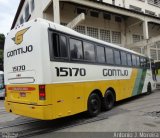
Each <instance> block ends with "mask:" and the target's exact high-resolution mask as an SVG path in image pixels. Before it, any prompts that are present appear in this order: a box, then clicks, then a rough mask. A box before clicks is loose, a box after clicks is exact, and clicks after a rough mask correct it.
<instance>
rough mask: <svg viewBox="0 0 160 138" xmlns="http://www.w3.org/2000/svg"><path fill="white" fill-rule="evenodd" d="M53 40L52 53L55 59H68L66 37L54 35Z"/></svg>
mask: <svg viewBox="0 0 160 138" xmlns="http://www.w3.org/2000/svg"><path fill="white" fill-rule="evenodd" d="M51 39H52V51H53V53H54V57H57V58H67V57H68V46H67V39H66V37H65V36H60V35H59V34H56V33H53V34H52V38H51ZM53 53H51V54H53Z"/></svg>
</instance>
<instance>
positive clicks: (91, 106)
mask: <svg viewBox="0 0 160 138" xmlns="http://www.w3.org/2000/svg"><path fill="white" fill-rule="evenodd" d="M87 108H88V110H87V115H88V116H89V117H95V116H97V115H98V114H99V112H100V111H101V100H100V97H99V96H98V94H96V93H92V94H91V95H90V96H89V98H88V104H87Z"/></svg>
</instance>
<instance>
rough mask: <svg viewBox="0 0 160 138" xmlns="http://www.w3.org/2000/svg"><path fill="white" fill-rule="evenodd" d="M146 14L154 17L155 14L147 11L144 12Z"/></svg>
mask: <svg viewBox="0 0 160 138" xmlns="http://www.w3.org/2000/svg"><path fill="white" fill-rule="evenodd" d="M145 13H146V14H149V15H152V16H156V14H155V12H152V11H149V10H145Z"/></svg>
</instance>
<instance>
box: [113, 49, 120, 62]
mask: <svg viewBox="0 0 160 138" xmlns="http://www.w3.org/2000/svg"><path fill="white" fill-rule="evenodd" d="M114 58H115V64H116V65H120V64H121V57H120V52H119V51H118V50H115V51H114Z"/></svg>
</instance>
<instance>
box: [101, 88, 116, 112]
mask: <svg viewBox="0 0 160 138" xmlns="http://www.w3.org/2000/svg"><path fill="white" fill-rule="evenodd" d="M114 103H115V96H114V93H113V92H112V91H111V90H107V91H106V93H105V95H104V99H103V109H104V110H105V111H107V110H110V109H112V108H113V106H114Z"/></svg>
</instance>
